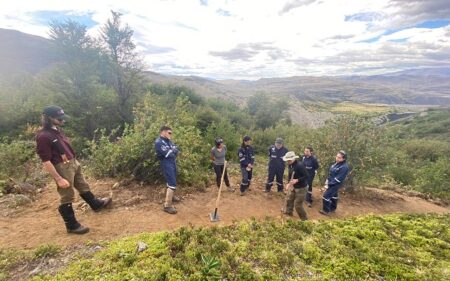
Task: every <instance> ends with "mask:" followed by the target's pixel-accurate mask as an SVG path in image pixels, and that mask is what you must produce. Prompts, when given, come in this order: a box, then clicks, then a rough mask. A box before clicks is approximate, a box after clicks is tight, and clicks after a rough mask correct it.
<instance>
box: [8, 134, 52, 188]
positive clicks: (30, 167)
mask: <svg viewBox="0 0 450 281" xmlns="http://www.w3.org/2000/svg"><path fill="white" fill-rule="evenodd" d="M0 163H2V164H1V165H0V196H2V195H4V194H5V193H6V190H5V189H6V188H7V186H9V185H11V184H13V183H14V182H16V181H17V182H29V183H31V184H33V185H35V186H42V185H44V183H45V181H46V177H45V176H44V175H43V174H42V172H41V171H42V166H41V162H40V160H39V159H38V157H37V155H36V153H35V143H34V141H22V140H15V141H12V142H5V143H0ZM10 179H12V181H13V182H12V183H11V181H10Z"/></svg>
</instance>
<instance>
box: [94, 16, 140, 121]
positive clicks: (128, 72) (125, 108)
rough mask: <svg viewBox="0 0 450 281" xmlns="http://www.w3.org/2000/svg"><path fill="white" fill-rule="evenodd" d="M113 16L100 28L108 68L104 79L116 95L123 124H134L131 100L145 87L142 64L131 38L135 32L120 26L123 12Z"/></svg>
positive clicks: (125, 26) (127, 27)
mask: <svg viewBox="0 0 450 281" xmlns="http://www.w3.org/2000/svg"><path fill="white" fill-rule="evenodd" d="M111 13H112V18H111V19H108V21H107V22H106V24H105V25H104V26H103V27H102V28H101V35H100V37H101V40H102V42H103V45H104V47H105V49H104V51H105V53H106V57H105V59H106V60H107V65H108V67H107V69H106V73H105V75H104V79H105V81H106V82H107V84H109V85H111V86H112V87H113V88H114V90H115V92H116V94H117V98H118V108H119V114H120V116H121V119H122V121H123V122H131V121H132V120H131V116H132V114H131V113H132V99H133V97H134V96H135V94H136V93H137V92H138V91H140V90H141V89H142V87H143V83H142V80H143V79H142V70H143V62H142V59H141V58H140V57H139V55H138V54H137V53H136V51H135V49H136V45H135V44H134V43H133V41H132V39H131V38H132V36H133V30H132V29H131V28H130V27H129V26H128V25H127V24H125V25H123V24H122V23H121V16H122V15H121V14H120V13H118V12H114V11H111Z"/></svg>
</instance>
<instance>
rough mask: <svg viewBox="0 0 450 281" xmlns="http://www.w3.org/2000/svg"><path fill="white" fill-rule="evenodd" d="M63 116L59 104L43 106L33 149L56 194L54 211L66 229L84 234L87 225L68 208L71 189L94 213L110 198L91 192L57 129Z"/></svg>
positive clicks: (68, 143) (71, 194) (70, 150)
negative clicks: (78, 219)
mask: <svg viewBox="0 0 450 281" xmlns="http://www.w3.org/2000/svg"><path fill="white" fill-rule="evenodd" d="M66 118H67V115H66V114H65V113H64V110H63V109H62V108H61V107H59V106H56V105H51V106H47V107H45V108H44V110H43V112H42V116H41V122H42V128H41V130H39V131H38V133H37V134H36V152H37V154H38V155H39V157H40V158H41V160H42V164H43V166H44V170H45V171H46V172H47V173H49V174H50V175H51V176H52V178H53V179H54V180H55V182H56V186H57V189H56V190H57V191H58V193H59V197H60V205H59V207H58V211H59V213H60V215H61V217H62V218H63V220H64V223H65V225H66V229H67V232H68V233H74V234H85V233H87V232H89V228H88V227H85V226H82V225H81V224H80V223H79V222H78V221H77V219H76V218H75V213H74V211H73V207H72V203H73V201H74V200H75V189H76V190H77V191H78V192H79V193H80V196H81V198H83V200H84V201H86V202H87V203H88V204H89V206H90V207H91V208H92V210H94V211H95V212H98V211H100V210H102V209H104V208H105V207H107V206H108V205H110V204H111V202H112V199H111V198H102V199H100V198H97V197H95V196H94V194H92V192H91V189H90V187H89V184H88V183H87V182H86V180H85V179H84V176H83V173H82V171H81V165H80V163H79V162H78V161H77V159H76V157H75V152H74V150H73V148H72V146H71V145H70V141H69V139H68V138H67V137H66V135H65V134H64V133H63V132H62V130H61V129H60V126H62V125H63V124H64V122H65V119H66Z"/></svg>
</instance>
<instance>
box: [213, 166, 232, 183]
mask: <svg viewBox="0 0 450 281" xmlns="http://www.w3.org/2000/svg"><path fill="white" fill-rule="evenodd" d="M223 166H224V165H216V164H214V172H215V173H216V184H217V187H219V186H220V180H221V179H222V173H223ZM223 180H224V181H225V185H226V186H227V187H229V186H230V181H229V180H228V174H227V170H226V169H225V175H224V176H223Z"/></svg>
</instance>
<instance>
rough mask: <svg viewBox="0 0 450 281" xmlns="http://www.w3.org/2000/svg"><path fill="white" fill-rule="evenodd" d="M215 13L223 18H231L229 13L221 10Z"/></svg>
mask: <svg viewBox="0 0 450 281" xmlns="http://www.w3.org/2000/svg"><path fill="white" fill-rule="evenodd" d="M216 12H217V13H218V14H219V15H221V16H224V17H230V16H231V13H230V11H226V10H223V9H218V10H217V11H216Z"/></svg>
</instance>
